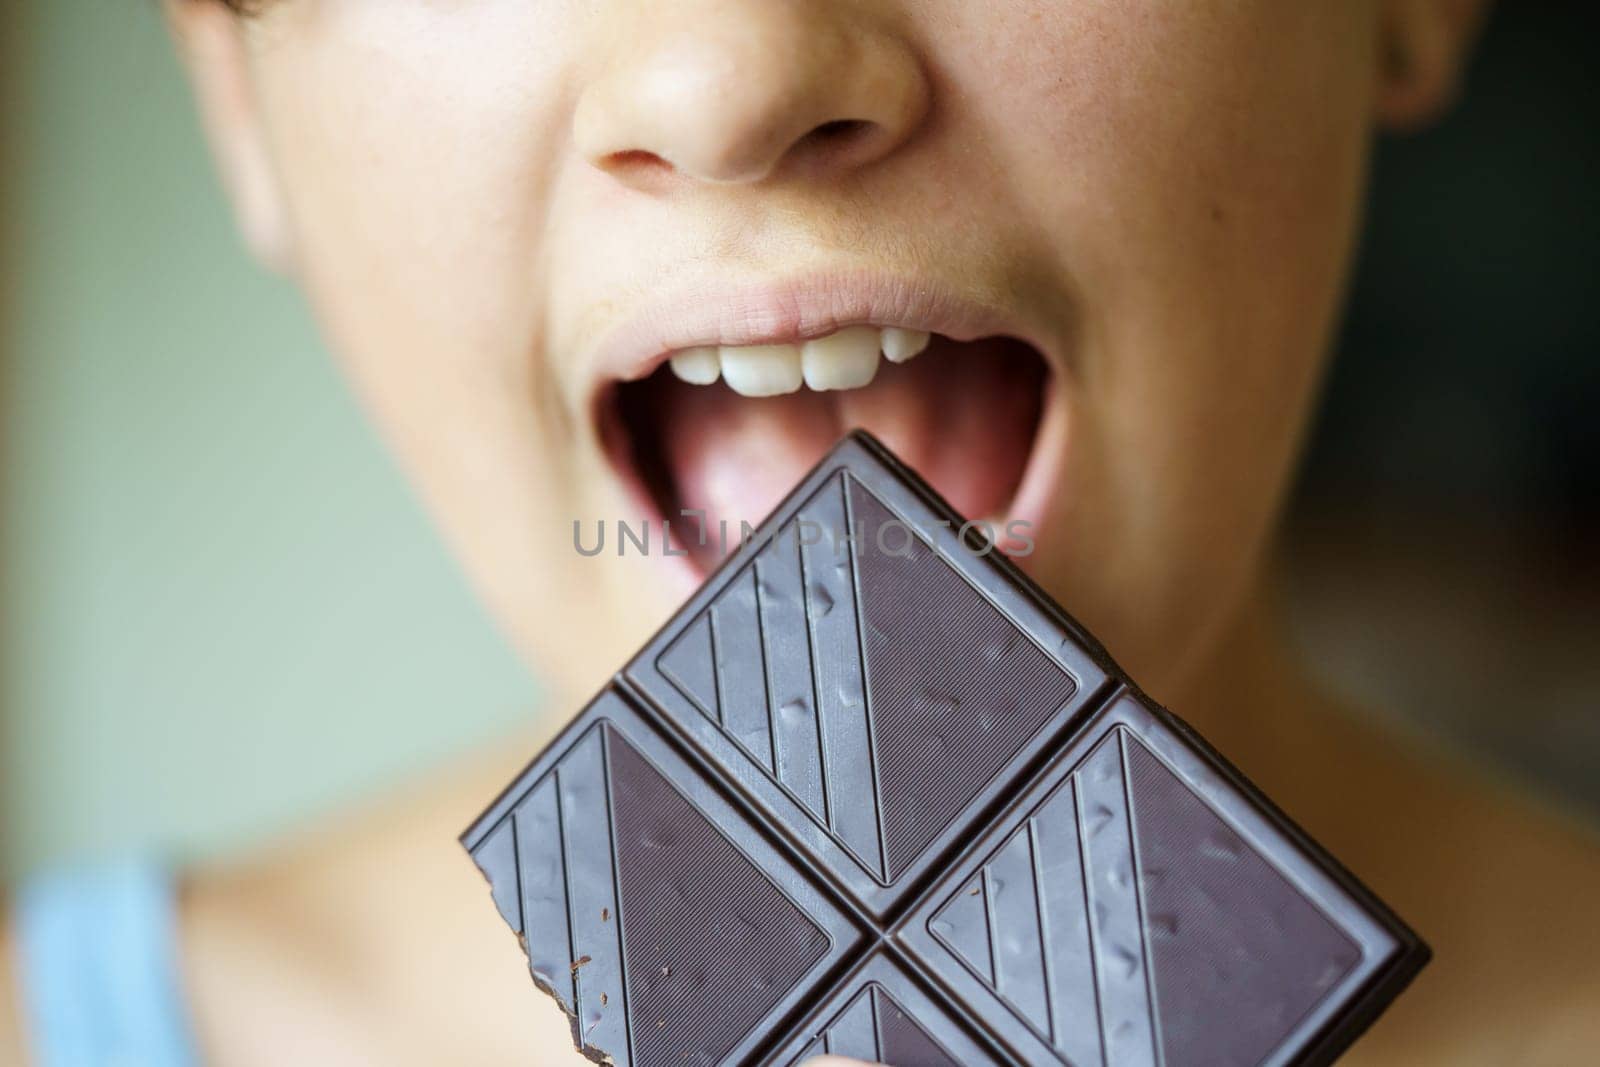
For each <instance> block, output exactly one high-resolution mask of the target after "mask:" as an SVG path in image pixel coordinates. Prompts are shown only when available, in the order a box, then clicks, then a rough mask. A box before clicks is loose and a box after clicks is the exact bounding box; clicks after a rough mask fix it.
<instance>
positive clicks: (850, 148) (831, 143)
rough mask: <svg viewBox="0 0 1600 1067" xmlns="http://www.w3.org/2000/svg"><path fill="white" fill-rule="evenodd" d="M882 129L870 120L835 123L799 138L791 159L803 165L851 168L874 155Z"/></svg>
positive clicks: (815, 129) (825, 124) (818, 127)
mask: <svg viewBox="0 0 1600 1067" xmlns="http://www.w3.org/2000/svg"><path fill="white" fill-rule="evenodd" d="M881 130H882V127H881V126H879V125H878V123H876V122H872V121H870V120H868V119H834V120H833V121H831V122H824V123H823V124H822V125H820V126H817V127H815V128H814V129H812V130H811V132H810V133H808V134H806V135H805V136H804V137H802V138H800V140H799V142H798V143H797V144H796V145H795V146H794V150H793V152H792V155H793V156H794V157H798V159H799V161H800V162H801V165H802V166H804V165H806V164H808V163H809V164H810V165H812V166H815V165H819V164H820V165H822V166H827V167H834V166H841V165H849V163H850V162H851V161H854V160H859V159H861V158H862V157H864V156H867V155H870V154H871V153H872V148H871V146H872V145H873V144H876V143H877V142H878V140H879V138H878V133H879V132H880V131H881Z"/></svg>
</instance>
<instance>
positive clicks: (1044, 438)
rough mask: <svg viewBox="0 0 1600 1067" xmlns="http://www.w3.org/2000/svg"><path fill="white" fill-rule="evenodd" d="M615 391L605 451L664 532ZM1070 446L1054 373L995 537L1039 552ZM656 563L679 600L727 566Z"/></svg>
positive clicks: (688, 559)
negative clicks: (630, 452)
mask: <svg viewBox="0 0 1600 1067" xmlns="http://www.w3.org/2000/svg"><path fill="white" fill-rule="evenodd" d="M615 388H617V384H613V385H611V386H610V387H608V392H607V394H606V395H604V396H602V397H601V398H600V400H599V403H598V405H597V410H598V412H599V422H600V425H601V450H602V452H603V453H604V454H605V457H606V461H607V462H608V463H609V464H610V467H611V470H612V473H613V474H614V476H615V477H616V478H617V480H618V482H619V483H620V485H621V488H622V491H623V495H624V497H625V498H626V500H627V502H628V504H629V505H631V506H632V508H633V509H634V510H635V513H636V514H639V515H642V516H644V517H645V521H646V522H647V523H648V524H649V525H650V526H651V527H652V528H653V529H656V530H663V531H664V530H665V528H666V522H667V520H666V516H664V515H662V514H661V511H660V509H659V508H657V506H656V503H655V498H654V497H653V496H652V495H651V493H650V492H649V491H648V490H647V489H646V488H645V485H644V482H643V480H642V479H641V478H640V477H639V474H638V471H637V470H636V469H635V467H634V463H633V458H632V457H631V456H627V455H624V454H622V450H623V449H624V448H626V447H627V444H628V438H627V436H626V429H625V428H624V427H622V426H620V425H618V417H617V410H616V403H615V398H614V397H613V396H611V395H610V393H609V389H615ZM869 429H870V428H869ZM1066 440H1067V411H1066V404H1065V402H1064V398H1063V397H1062V396H1061V388H1060V383H1059V381H1058V379H1057V377H1056V374H1055V373H1054V372H1052V373H1051V374H1050V376H1049V378H1048V379H1047V380H1046V382H1045V385H1044V397H1043V400H1042V410H1041V411H1040V412H1039V425H1038V429H1037V431H1036V432H1035V434H1034V438H1033V448H1032V450H1031V451H1030V452H1029V454H1028V458H1027V462H1026V463H1025V464H1024V466H1023V471H1022V478H1021V479H1020V481H1019V482H1018V484H1017V491H1016V493H1015V495H1014V496H1013V497H1012V499H1011V506H1010V508H1009V509H1008V513H1007V514H1006V515H1003V516H985V517H983V521H987V522H989V523H990V524H991V525H992V526H993V527H994V528H995V529H996V530H997V531H1003V530H1004V529H1005V523H1006V522H1007V521H1010V522H1020V523H1023V524H1024V525H1025V528H1026V529H1027V531H1028V535H1029V537H1030V538H1031V539H1032V540H1033V542H1034V544H1035V546H1037V544H1038V543H1039V540H1040V536H1041V532H1042V531H1041V524H1042V523H1043V521H1044V517H1045V515H1046V514H1047V512H1048V510H1049V505H1050V502H1051V499H1052V497H1053V495H1054V491H1055V488H1056V486H1057V484H1058V477H1059V474H1060V462H1061V456H1062V455H1063V453H1064V446H1065V444H1066ZM938 488H939V487H938V486H937V485H935V486H934V489H935V490H937V489H938ZM764 518H765V516H763V519H764ZM757 525H759V523H758V524H757ZM663 541H665V538H663ZM675 543H676V542H675ZM1004 543H1005V542H1004V538H1003V536H1002V537H1001V539H1000V544H1001V545H1002V546H1003V545H1004ZM1036 550H1037V547H1036V548H1035V551H1036ZM654 558H656V559H659V560H660V561H661V563H660V564H659V565H658V569H659V571H660V572H661V573H662V575H663V576H664V577H665V578H666V580H667V581H668V582H669V583H670V585H671V587H672V590H673V592H674V593H675V594H677V595H678V596H679V597H680V598H682V597H687V596H688V595H689V594H691V593H692V592H694V590H695V589H697V588H698V587H699V586H700V585H701V584H702V583H703V582H704V581H705V580H706V579H707V578H708V577H709V576H710V575H711V574H712V573H714V572H715V570H716V569H717V568H718V567H720V566H722V564H723V563H725V562H726V558H725V559H723V560H720V561H718V562H717V563H716V564H715V565H713V566H711V567H709V568H708V567H704V566H702V565H701V564H700V563H698V562H697V560H696V557H695V556H693V555H677V554H673V555H670V556H669V555H667V554H665V553H664V552H661V553H656V554H655V557H654ZM1011 559H1012V560H1013V561H1014V562H1015V563H1016V564H1017V565H1018V566H1020V567H1022V568H1023V569H1024V570H1027V569H1029V562H1030V556H1024V555H1017V556H1012V557H1011Z"/></svg>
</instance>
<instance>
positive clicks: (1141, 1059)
mask: <svg viewBox="0 0 1600 1067" xmlns="http://www.w3.org/2000/svg"><path fill="white" fill-rule="evenodd" d="M462 842H463V844H464V845H466V847H467V849H468V850H469V851H470V852H471V853H472V856H473V859H474V860H475V861H476V862H477V864H478V866H479V867H480V868H481V869H482V870H483V872H484V873H485V874H486V875H487V876H488V879H489V882H490V885H491V888H492V895H493V898H494V901H495V904H496V905H497V906H498V908H499V910H500V914H501V915H502V916H503V917H504V918H505V920H506V922H507V923H509V924H510V925H511V927H512V928H513V929H514V930H515V931H516V932H517V934H518V935H519V937H520V938H521V940H522V943H523V945H524V947H525V949H526V950H527V954H528V961H529V965H530V968H531V970H532V973H533V977H534V980H535V981H536V982H537V983H538V985H539V986H540V987H541V988H542V989H544V990H545V991H546V992H548V993H551V994H553V995H554V996H555V997H556V998H557V999H558V1000H559V1001H560V1003H561V1006H562V1007H563V1009H565V1010H566V1012H567V1013H568V1015H569V1016H570V1017H571V1019H572V1026H573V1037H574V1041H575V1042H576V1044H577V1045H578V1046H579V1047H580V1049H581V1050H582V1051H583V1052H584V1053H585V1054H586V1055H588V1056H589V1057H590V1058H592V1059H595V1060H606V1059H609V1060H610V1061H611V1062H614V1063H617V1064H619V1065H633V1067H668V1065H680V1064H703V1065H713V1064H716V1065H723V1064H727V1065H732V1064H785V1065H786V1064H791V1063H797V1062H799V1061H801V1060H803V1059H805V1058H807V1057H809V1056H813V1055H820V1054H822V1053H824V1052H831V1053H834V1054H837V1055H845V1056H851V1057H855V1058H858V1059H864V1060H869V1061H878V1062H883V1063H888V1064H891V1065H893V1067H932V1065H940V1067H942V1065H961V1067H967V1065H987V1064H996V1065H999V1064H1052V1063H1055V1064H1067V1065H1070V1067H1102V1065H1103V1067H1110V1065H1122V1064H1152V1065H1154V1064H1169V1065H1177V1064H1191V1063H1192V1064H1224V1063H1226V1064H1234V1063H1238V1064H1267V1063H1270V1064H1310V1063H1327V1062H1330V1061H1331V1060H1333V1059H1334V1058H1335V1057H1336V1056H1337V1055H1338V1054H1339V1052H1340V1051H1342V1050H1343V1049H1344V1048H1345V1047H1346V1046H1348V1044H1349V1043H1350V1042H1351V1041H1353V1040H1354V1039H1355V1038H1356V1037H1357V1036H1358V1035H1359V1034H1360V1033H1361V1031H1362V1030H1363V1029H1365V1027H1366V1026H1367V1025H1368V1024H1370V1022H1371V1021H1372V1020H1373V1019H1374V1018H1375V1017H1376V1016H1377V1015H1378V1013H1379V1012H1381V1011H1382V1010H1383V1009H1384V1008H1385V1007H1386V1006H1387V1005H1388V1003H1389V1002H1390V1001H1391V1000H1393V998H1394V997H1395V996H1397V995H1398V994H1399V992H1400V991H1401V990H1402V989H1403V988H1404V987H1405V985H1406V983H1407V982H1409V981H1410V979H1411V978H1412V976H1413V975H1415V974H1416V972H1417V971H1418V970H1419V969H1420V968H1421V967H1422V966H1423V964H1425V963H1426V962H1427V959H1428V950H1427V948H1426V946H1424V945H1423V944H1422V942H1421V941H1419V940H1418V939H1417V937H1416V936H1415V935H1414V934H1413V933H1412V932H1411V931H1410V930H1409V929H1407V928H1406V926H1405V925H1404V924H1403V923H1401V922H1400V920H1399V919H1398V918H1396V917H1395V916H1394V915H1393V914H1392V913H1391V912H1390V911H1389V910H1388V909H1387V908H1386V907H1384V906H1383V904H1382V903H1380V902H1379V901H1378V900H1377V899H1376V898H1375V897H1374V896H1373V895H1372V894H1371V893H1370V892H1368V891H1367V890H1366V889H1365V888H1364V887H1363V886H1361V885H1360V884H1359V883H1358V882H1357V881H1356V880H1355V879H1354V878H1353V877H1352V876H1351V875H1350V874H1349V873H1347V872H1346V871H1345V870H1344V869H1343V868H1341V867H1340V866H1339V865H1338V864H1337V863H1336V862H1335V861H1334V860H1332V859H1331V858H1330V857H1329V856H1328V855H1327V854H1326V853H1325V852H1323V851H1322V850H1321V849H1320V848H1319V847H1317V845H1316V844H1315V843H1313V842H1312V841H1311V840H1310V839H1309V838H1308V837H1307V836H1306V835H1305V834H1304V833H1303V832H1302V831H1300V830H1299V829H1298V828H1297V827H1295V826H1294V825H1293V824H1292V823H1291V822H1290V821H1289V820H1288V819H1287V818H1286V817H1285V816H1284V815H1283V814H1282V813H1281V812H1279V811H1278V810H1277V809H1276V808H1274V807H1273V806H1272V805H1271V803H1270V802H1268V801H1267V800H1266V799H1265V798H1264V797H1262V796H1261V794H1260V793H1259V792H1258V791H1257V790H1256V789H1255V788H1254V787H1252V786H1251V785H1250V784H1249V783H1248V782H1247V781H1245V780H1244V778H1243V777H1242V776H1241V775H1240V774H1239V773H1238V772H1237V771H1235V770H1234V769H1233V768H1232V767H1230V766H1229V765H1228V764H1227V763H1226V761H1225V760H1223V759H1222V758H1221V757H1220V756H1219V755H1217V753H1216V752H1214V751H1213V750H1212V749H1211V748H1210V747H1209V746H1208V745H1207V744H1206V743H1205V742H1204V741H1203V740H1201V739H1200V738H1199V737H1198V736H1197V735H1196V734H1195V733H1194V732H1193V731H1192V730H1191V729H1189V728H1188V727H1187V726H1186V725H1184V724H1183V723H1182V722H1181V721H1180V720H1179V719H1178V718H1177V717H1175V716H1174V715H1172V714H1171V713H1170V712H1168V711H1166V710H1164V709H1162V708H1160V707H1158V706H1156V705H1155V704H1154V702H1152V701H1151V700H1150V699H1149V698H1148V697H1146V696H1144V695H1143V694H1142V693H1141V692H1140V691H1139V690H1138V689H1137V687H1135V686H1134V685H1133V683H1132V682H1131V681H1130V680H1129V679H1128V678H1127V677H1126V676H1125V675H1124V674H1123V673H1122V672H1121V671H1120V670H1119V669H1118V668H1117V667H1116V665H1115V664H1114V663H1112V662H1111V660H1110V658H1109V657H1108V656H1107V655H1106V653H1105V651H1104V650H1103V649H1102V648H1101V647H1100V645H1099V644H1098V643H1097V642H1095V641H1094V639H1093V638H1091V637H1090V636H1089V635H1088V634H1087V633H1086V632H1085V631H1084V630H1083V628H1082V627H1081V626H1079V625H1078V624H1077V623H1076V622H1075V621H1074V620H1072V619H1071V618H1070V617H1069V616H1068V615H1067V614H1066V613H1065V612H1064V611H1062V610H1061V609H1060V608H1059V607H1058V606H1056V605H1055V604H1054V603H1053V602H1052V601H1051V600H1050V599H1049V597H1048V596H1047V595H1046V594H1045V593H1044V592H1043V591H1042V590H1040V589H1039V588H1038V586H1036V585H1035V584H1033V583H1032V582H1031V581H1030V580H1028V579H1027V578H1026V577H1025V576H1024V575H1022V574H1021V572H1020V571H1018V570H1017V569H1016V567H1015V566H1014V565H1012V564H1011V562H1010V561H1009V560H1006V559H1005V558H1004V557H1003V556H1002V555H1001V554H1000V552H999V551H998V550H995V549H993V548H992V546H991V545H990V544H989V541H988V539H987V538H986V535H985V533H984V532H983V531H982V530H980V529H979V528H977V527H974V526H971V525H964V524H963V520H962V519H961V517H960V516H958V515H956V514H955V513H954V512H953V511H952V510H951V509H950V507H949V506H948V505H947V504H945V503H944V502H943V501H942V500H941V499H940V498H939V497H938V496H937V494H935V493H934V492H933V490H932V489H931V488H929V487H928V486H927V485H926V483H924V482H922V481H921V479H919V478H918V477H917V476H916V475H915V474H913V473H912V472H911V471H909V470H907V469H906V468H905V467H904V466H903V465H902V464H900V463H899V462H898V461H897V460H895V459H894V457H893V456H891V455H890V454H889V453H888V451H887V450H885V449H884V448H883V446H882V445H881V444H879V443H878V442H877V441H875V440H874V439H872V438H871V437H870V436H868V435H866V434H864V433H855V434H852V435H851V436H849V437H848V438H846V439H845V440H844V441H843V442H842V443H840V444H839V445H838V446H837V447H836V448H835V449H834V450H833V451H832V452H831V453H830V454H829V455H828V456H827V457H826V458H825V459H824V460H823V461H822V462H821V463H820V464H819V465H818V466H817V467H816V469H815V470H813V471H812V473H811V474H809V475H808V476H807V477H806V479H805V480H804V481H803V482H802V483H801V484H800V486H799V487H798V488H796V489H795V490H794V492H792V493H791V494H790V495H789V497H788V498H787V499H786V500H785V501H784V502H783V503H782V504H781V505H779V507H778V508H777V510H776V511H775V512H774V513H773V514H772V516H770V517H769V518H768V519H767V521H766V522H765V523H764V524H763V525H762V526H761V528H760V529H759V530H758V531H757V532H756V534H755V536H754V537H753V538H751V539H749V541H748V543H746V544H744V545H743V546H741V547H740V548H739V549H738V550H737V551H736V552H735V553H734V554H733V555H732V556H731V557H730V558H729V559H728V560H727V561H726V562H725V563H724V564H723V565H722V566H721V567H720V568H718V570H717V571H716V573H715V574H713V575H712V576H711V577H710V578H709V579H708V580H707V581H706V582H705V584H704V585H703V586H702V587H701V588H700V590H699V591H698V592H697V593H695V595H694V596H693V597H692V598H691V599H690V600H689V602H688V603H687V604H686V605H685V606H684V607H683V609H682V610H680V611H679V612H678V614H677V615H676V616H675V617H674V618H673V619H672V620H671V621H670V622H669V623H668V624H667V625H666V626H665V627H664V628H662V630H661V631H660V632H658V633H657V634H656V635H655V637H654V638H652V639H651V641H650V642H649V643H648V644H647V645H646V646H645V648H644V649H643V650H642V651H641V652H640V653H639V654H638V655H637V656H636V657H635V658H634V659H633V660H632V661H631V662H630V663H628V664H627V666H625V667H624V668H623V670H622V671H621V672H620V673H619V674H618V675H617V676H616V677H615V679H614V680H613V681H612V682H611V684H610V685H608V686H607V687H606V689H605V690H604V691H603V692H602V693H601V694H600V695H599V696H598V697H597V698H596V699H595V700H594V701H593V702H592V703H591V704H590V705H589V706H588V707H587V708H586V709H584V711H583V712H582V714H580V715H579V716H578V718H577V719H576V720H575V721H574V722H573V723H572V724H571V725H570V726H568V727H567V728H566V730H565V731H563V733H562V734H561V735H560V737H558V738H557V739H556V740H555V741H554V742H553V743H552V744H551V745H550V746H549V747H548V748H546V749H545V751H544V752H543V753H541V754H540V755H539V756H538V758H537V759H535V760H534V761H533V763H532V765H531V766H529V767H528V769H527V770H526V771H524V772H523V773H522V774H521V775H520V776H519V777H518V778H517V779H516V781H515V782H513V783H512V785H511V786H510V787H509V788H508V789H507V790H506V791H505V792H504V793H503V794H502V795H501V796H500V798H499V799H498V800H496V801H495V802H494V804H493V805H491V806H490V808H489V809H488V810H487V811H486V812H485V813H484V814H483V815H482V816H481V817H480V818H479V819H478V821H477V822H476V823H474V824H473V826H472V827H471V829H469V830H468V831H467V832H466V833H465V834H464V835H463V836H462Z"/></svg>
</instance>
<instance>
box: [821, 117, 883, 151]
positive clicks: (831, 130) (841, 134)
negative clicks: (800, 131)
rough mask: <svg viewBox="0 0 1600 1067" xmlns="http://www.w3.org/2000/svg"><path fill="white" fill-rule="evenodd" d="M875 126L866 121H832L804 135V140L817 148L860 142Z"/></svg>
mask: <svg viewBox="0 0 1600 1067" xmlns="http://www.w3.org/2000/svg"><path fill="white" fill-rule="evenodd" d="M875 125H877V124H876V123H874V122H870V121H868V120H867V119H834V120H833V121H832V122H824V123H823V124H822V125H821V126H818V127H817V128H816V129H814V130H812V131H811V132H810V133H808V134H806V137H805V139H806V140H807V141H809V142H811V143H812V144H814V145H817V146H823V145H827V146H839V145H843V144H847V143H849V142H851V141H858V140H861V139H862V138H864V137H866V136H867V135H869V134H870V133H871V132H872V128H873V127H874V126H875Z"/></svg>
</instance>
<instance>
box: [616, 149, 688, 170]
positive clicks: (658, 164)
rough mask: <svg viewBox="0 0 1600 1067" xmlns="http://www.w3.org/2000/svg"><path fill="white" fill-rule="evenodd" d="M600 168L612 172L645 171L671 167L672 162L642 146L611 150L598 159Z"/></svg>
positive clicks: (669, 168)
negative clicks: (619, 150) (618, 150)
mask: <svg viewBox="0 0 1600 1067" xmlns="http://www.w3.org/2000/svg"><path fill="white" fill-rule="evenodd" d="M600 169H602V170H605V171H609V172H610V173H612V174H618V173H623V172H632V173H647V172H653V171H666V170H671V169H672V164H671V163H668V162H667V161H666V160H665V159H662V158H661V157H660V156H658V155H657V154H656V153H654V152H650V151H647V150H646V149H643V148H628V149H624V150H623V151H621V152H612V153H610V154H609V155H607V156H605V157H603V158H602V159H601V160H600Z"/></svg>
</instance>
